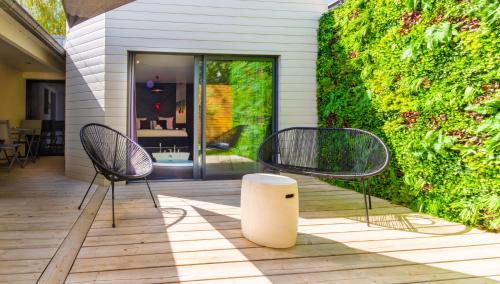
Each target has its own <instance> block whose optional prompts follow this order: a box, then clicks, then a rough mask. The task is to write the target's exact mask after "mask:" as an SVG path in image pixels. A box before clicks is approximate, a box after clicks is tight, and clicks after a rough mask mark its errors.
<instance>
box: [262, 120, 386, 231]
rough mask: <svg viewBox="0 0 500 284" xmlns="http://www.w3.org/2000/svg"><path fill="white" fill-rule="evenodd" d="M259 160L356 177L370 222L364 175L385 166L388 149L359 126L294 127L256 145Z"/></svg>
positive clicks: (316, 172)
mask: <svg viewBox="0 0 500 284" xmlns="http://www.w3.org/2000/svg"><path fill="white" fill-rule="evenodd" d="M258 160H259V162H260V163H262V164H263V165H264V166H265V167H267V168H270V169H274V170H277V171H282V172H288V173H295V174H302V175H310V176H317V177H323V178H331V179H339V180H347V181H359V182H360V185H361V187H362V189H363V197H364V201H365V211H366V220H367V223H368V224H369V217H368V207H369V208H370V209H371V194H370V188H369V184H368V186H367V179H368V178H370V177H372V176H375V175H378V174H380V173H381V172H382V171H384V170H385V168H386V167H387V165H388V163H389V152H388V150H387V146H386V145H385V144H384V142H382V140H381V139H380V138H379V137H377V136H376V135H374V134H373V133H370V132H368V131H364V130H361V129H353V128H313V127H294V128H287V129H283V130H281V131H278V132H277V133H275V134H273V135H271V136H270V137H268V138H267V139H266V140H265V141H264V143H263V144H262V145H261V146H260V148H259V152H258ZM367 198H368V202H367ZM367 203H369V206H368V205H367Z"/></svg>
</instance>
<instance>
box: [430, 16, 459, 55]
mask: <svg viewBox="0 0 500 284" xmlns="http://www.w3.org/2000/svg"><path fill="white" fill-rule="evenodd" d="M454 34H455V30H454V29H453V26H452V25H451V23H450V22H448V21H444V22H441V23H439V24H436V25H433V26H431V27H429V28H427V30H425V40H426V42H427V48H428V49H430V50H432V49H435V48H436V47H438V46H439V45H441V44H448V43H449V42H451V39H452V37H453V35H454Z"/></svg>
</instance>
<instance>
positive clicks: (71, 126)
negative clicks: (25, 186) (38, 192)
mask: <svg viewBox="0 0 500 284" xmlns="http://www.w3.org/2000/svg"><path fill="white" fill-rule="evenodd" d="M104 23H105V17H104V15H101V16H98V17H96V18H93V19H91V20H88V21H86V22H84V23H82V24H80V25H77V26H75V27H73V28H71V29H69V30H68V32H67V34H66V44H65V47H66V132H65V133H66V145H65V147H66V148H65V161H66V163H65V164H66V175H67V176H69V177H72V178H76V179H85V180H90V179H91V178H92V176H93V174H94V173H95V171H94V169H93V167H92V164H91V163H90V160H89V159H88V158H87V156H86V154H85V152H84V150H83V148H82V144H81V142H80V135H79V131H80V128H81V127H82V126H83V125H85V124H87V123H90V122H99V123H104V122H105V117H106V114H105V113H106V108H105V104H104V102H105V83H106V82H105V73H104V70H105V60H104V59H105V39H104V35H105V28H104V27H105V25H104Z"/></svg>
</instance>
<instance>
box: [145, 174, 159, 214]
mask: <svg viewBox="0 0 500 284" xmlns="http://www.w3.org/2000/svg"><path fill="white" fill-rule="evenodd" d="M144 180H145V181H146V185H147V186H148V190H149V194H150V195H151V199H153V203H154V204H155V208H158V206H157V205H156V200H155V198H154V196H153V192H152V191H151V187H149V182H148V179H147V178H144Z"/></svg>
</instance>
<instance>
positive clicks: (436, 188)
mask: <svg viewBox="0 0 500 284" xmlns="http://www.w3.org/2000/svg"><path fill="white" fill-rule="evenodd" d="M499 27H500V1H495V0H489V1H488V0H461V1H456V0H455V1H454V0H441V1H431V0H348V1H346V2H345V4H344V5H342V6H341V7H340V8H338V9H336V10H333V11H330V12H329V13H327V14H325V15H324V16H323V17H322V19H321V22H320V30H319V35H318V37H319V43H318V44H319V57H318V71H317V72H318V74H317V75H318V76H317V78H318V117H319V120H320V125H321V126H323V127H355V128H362V129H366V130H370V131H373V132H374V133H376V134H377V135H379V136H380V137H381V138H382V139H383V140H384V141H385V142H386V144H387V145H388V147H389V148H390V152H391V164H390V167H389V169H388V170H387V171H386V172H385V173H384V174H383V175H381V176H379V177H377V178H375V179H374V180H373V183H372V184H373V188H374V193H375V195H378V196H381V197H384V198H388V199H390V200H392V201H394V202H397V203H401V204H405V205H407V206H410V207H411V208H413V209H415V210H418V211H422V212H426V213H430V214H433V215H437V216H441V217H445V218H447V219H449V220H454V221H460V222H463V223H465V224H468V225H477V226H480V227H483V228H487V229H490V230H500V178H499V172H500V171H499V169H500V159H499V156H498V153H499V146H500V131H499V129H500V114H499V112H498V109H499V107H500V100H499V98H500V85H499V84H500V37H499V36H500V34H499V33H500V29H499Z"/></svg>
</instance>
